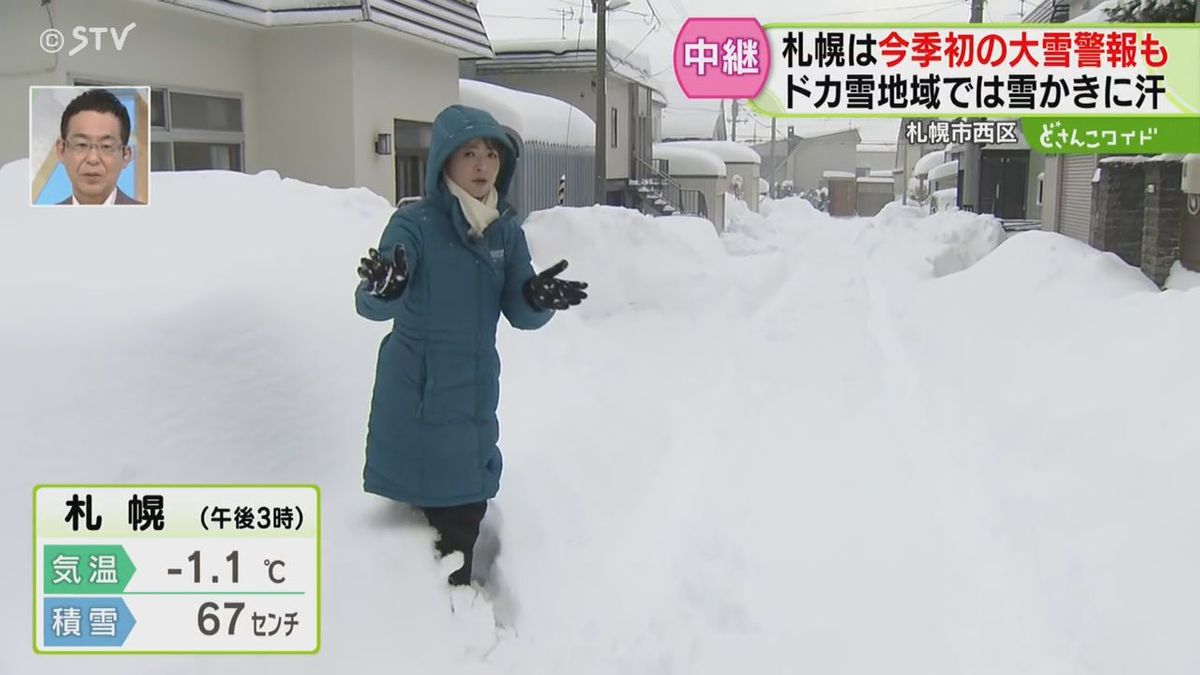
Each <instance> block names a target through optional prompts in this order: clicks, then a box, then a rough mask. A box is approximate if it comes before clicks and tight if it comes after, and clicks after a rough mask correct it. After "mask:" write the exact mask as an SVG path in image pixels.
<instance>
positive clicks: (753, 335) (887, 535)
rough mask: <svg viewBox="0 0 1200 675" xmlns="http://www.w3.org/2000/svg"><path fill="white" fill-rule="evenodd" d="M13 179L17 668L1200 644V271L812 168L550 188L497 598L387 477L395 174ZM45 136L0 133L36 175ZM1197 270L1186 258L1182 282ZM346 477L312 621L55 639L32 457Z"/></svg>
mask: <svg viewBox="0 0 1200 675" xmlns="http://www.w3.org/2000/svg"><path fill="white" fill-rule="evenodd" d="M154 181H155V183H154V190H155V192H154V202H153V206H151V207H149V208H145V209H132V210H131V209H124V210H122V209H107V210H91V209H32V208H27V207H25V206H4V207H2V210H0V326H3V328H2V329H0V383H2V384H0V445H2V447H3V448H4V449H5V450H4V451H5V453H6V458H7V461H6V469H5V471H4V476H5V478H4V479H3V487H4V489H3V490H2V491H0V507H2V508H3V514H4V516H3V519H4V521H3V524H4V530H5V531H6V532H8V533H10V535H11V537H10V538H11V539H12V541H11V542H10V543H11V544H12V548H13V550H14V554H13V555H11V556H5V557H4V558H3V559H2V560H0V575H2V576H4V577H5V578H8V579H9V580H10V581H11V584H12V588H13V589H14V592H15V594H16V599H17V601H14V602H11V603H9V604H8V606H7V609H5V610H4V613H3V623H2V625H3V626H4V627H5V628H6V630H4V631H3V633H2V636H0V673H14V674H18V673H19V674H22V675H23V674H26V673H47V674H50V673H67V672H74V671H77V670H78V669H80V668H86V669H87V670H89V671H90V672H93V673H96V674H97V675H107V674H109V673H114V674H115V673H122V674H136V673H147V674H149V673H154V674H155V675H159V674H169V673H189V674H191V673H220V674H221V675H241V674H246V675H250V674H255V675H257V674H259V673H273V672H287V673H289V674H299V673H329V672H335V671H336V672H343V673H347V674H350V673H382V672H404V673H422V674H427V675H439V674H442V673H462V672H470V673H475V672H478V673H559V672H562V673H579V674H583V673H596V674H601V673H603V674H608V673H631V674H633V673H646V674H649V673H655V674H662V673H681V674H683V673H687V674H689V675H693V674H702V673H712V674H718V673H730V672H745V673H821V674H836V673H845V674H864V675H865V674H868V673H871V674H874V673H887V674H888V675H902V674H913V675H918V674H919V675H960V674H964V673H971V674H972V675H991V674H995V675H1000V674H1005V675H1016V674H1020V675H1085V674H1086V675H1117V674H1126V673H1153V674H1155V675H1185V674H1189V675H1190V674H1194V673H1196V672H1200V646H1198V645H1200V642H1198V641H1197V640H1196V636H1195V629H1196V626H1197V625H1198V619H1197V616H1196V615H1197V610H1196V608H1197V607H1200V581H1198V580H1197V579H1196V576H1195V570H1196V569H1198V568H1200V540H1198V539H1197V537H1196V532H1198V531H1200V500H1198V499H1197V498H1196V496H1195V488H1194V485H1193V483H1194V477H1195V476H1196V475H1197V471H1198V470H1200V455H1198V454H1197V452H1196V450H1197V443H1196V434H1195V428H1194V426H1191V425H1194V422H1192V421H1191V420H1193V419H1194V414H1195V413H1194V409H1195V398H1194V393H1189V392H1192V391H1193V389H1194V387H1195V383H1196V382H1200V361H1198V360H1197V359H1196V358H1195V354H1196V345H1197V344H1200V290H1196V289H1194V288H1193V289H1192V290H1166V291H1160V290H1158V288H1157V287H1156V286H1155V285H1154V284H1153V283H1151V282H1150V281H1149V280H1147V279H1146V278H1145V277H1144V276H1142V274H1141V272H1140V271H1138V270H1136V269H1133V268H1130V267H1128V266H1127V265H1125V264H1124V263H1122V262H1120V261H1119V260H1118V259H1117V258H1116V257H1115V256H1113V255H1111V254H1107V253H1100V252H1097V251H1096V250H1094V249H1091V248H1089V247H1087V246H1085V245H1083V244H1081V243H1079V242H1077V241H1074V240H1070V239H1067V238H1064V237H1062V236H1059V235H1056V234H1051V233H1045V232H1026V233H1022V234H1017V235H1013V236H1008V237H1006V236H1005V234H1004V232H1003V231H1002V230H1001V228H1000V226H999V224H998V223H997V222H996V221H994V220H992V219H991V218H990V217H984V216H975V215H972V214H965V213H953V212H952V213H942V214H938V215H936V216H932V217H930V216H924V215H922V214H921V213H920V212H918V211H917V210H915V209H912V208H908V207H903V206H900V205H898V204H891V205H889V206H888V207H885V210H884V211H883V212H882V213H881V214H880V215H879V216H876V217H874V218H869V219H866V218H860V219H831V218H829V217H828V216H826V215H825V214H823V213H820V212H817V211H816V210H814V209H813V208H812V207H811V206H809V205H808V203H807V202H804V201H802V200H800V199H790V200H785V201H777V202H769V203H767V204H765V205H764V206H763V208H762V211H763V214H755V213H751V212H749V211H748V210H746V209H745V208H744V205H743V206H742V208H740V209H739V208H736V205H731V206H730V207H729V212H730V218H731V222H730V225H729V231H728V232H727V233H726V234H725V235H724V236H718V235H717V234H716V233H715V232H714V231H713V228H712V226H711V224H710V223H708V222H707V221H704V220H700V219H695V218H684V217H673V218H659V219H652V218H648V217H646V216H644V215H641V214H639V213H636V212H633V211H629V210H623V209H617V208H613V207H591V208H584V209H564V208H558V209H554V210H550V211H542V212H537V213H535V214H533V215H532V216H531V217H530V218H529V220H528V221H527V222H526V225H525V230H526V233H527V234H528V238H529V242H530V247H531V249H532V253H533V258H534V263H535V266H536V267H537V268H538V269H542V268H545V267H547V266H549V265H551V264H553V263H554V262H556V261H557V260H559V259H560V258H565V259H567V260H569V261H570V268H569V269H570V273H569V274H568V275H566V276H569V277H570V278H572V279H580V280H585V281H587V282H588V283H589V289H588V292H589V294H590V297H589V299H588V300H587V301H586V302H584V304H582V305H581V306H580V307H578V308H576V309H572V310H570V311H567V312H562V313H560V314H559V315H558V316H556V317H555V318H554V319H553V321H552V322H551V323H550V324H549V325H548V326H547V327H546V328H544V329H542V330H539V331H534V332H518V331H515V330H513V329H511V328H509V327H508V326H507V324H504V325H503V326H502V329H501V331H500V338H499V340H500V344H499V349H500V354H501V357H502V359H503V364H504V372H503V375H502V387H503V389H502V399H501V406H500V422H501V439H500V447H501V449H502V450H503V451H504V453H505V473H504V478H503V481H502V484H501V491H500V495H499V497H498V498H497V500H496V501H495V504H494V506H495V508H494V509H493V510H492V511H491V512H489V516H488V521H485V525H486V526H487V527H489V528H490V529H492V530H494V531H496V532H498V534H499V537H500V539H501V541H502V548H501V552H500V556H499V558H498V560H497V563H496V574H495V575H494V578H495V579H496V581H497V586H498V589H497V592H498V593H499V594H500V598H499V599H498V601H497V607H496V611H497V614H498V615H502V618H503V620H504V621H506V622H508V623H511V624H512V625H513V626H515V630H514V631H512V632H511V633H510V634H506V635H505V636H504V637H503V638H502V639H501V641H500V642H499V643H498V644H497V645H496V647H495V648H494V649H493V650H492V651H491V652H490V653H489V654H488V655H487V656H486V657H484V658H480V657H478V656H471V655H467V654H465V653H464V649H463V640H462V635H461V626H460V625H457V624H456V623H455V621H454V617H453V616H452V615H451V614H450V612H449V610H448V606H447V602H446V591H445V588H444V584H443V582H442V581H441V580H440V576H439V571H438V569H437V563H436V561H435V560H434V558H433V555H432V547H431V542H432V538H433V533H432V531H431V530H430V529H429V528H428V527H427V526H425V525H424V523H423V522H421V520H420V518H419V516H414V515H413V514H412V513H410V512H408V511H406V510H404V509H403V508H399V507H396V506H394V505H391V504H388V503H386V502H385V501H384V500H382V499H379V498H377V497H374V496H371V495H367V494H364V493H363V491H362V488H361V472H362V463H363V442H364V437H365V433H366V431H365V430H366V419H367V409H368V405H369V401H370V393H371V384H372V378H373V375H374V365H375V356H376V350H377V347H378V344H379V340H380V338H381V337H382V336H383V335H384V334H385V333H386V331H387V330H388V327H387V326H386V325H384V324H373V323H371V322H368V321H366V320H364V319H362V318H361V317H359V316H357V315H356V314H355V311H354V304H353V299H352V291H353V289H354V286H355V283H356V277H355V265H356V264H357V260H358V257H359V256H361V255H362V254H363V252H365V251H366V249H367V247H369V246H372V245H374V244H375V243H376V241H377V239H378V236H379V232H380V230H381V228H382V227H383V225H384V223H385V222H386V221H387V218H388V217H389V215H390V214H391V211H392V209H391V207H390V206H389V204H388V203H387V202H386V201H385V200H384V199H382V198H380V197H378V196H376V195H374V194H373V193H370V192H369V191H366V190H336V189H332V188H326V187H320V186H313V185H309V184H305V183H301V182H298V181H294V180H289V179H283V180H281V179H280V178H279V177H278V175H277V174H274V173H272V172H264V173H260V174H257V175H242V174H234V173H226V172H194V173H180V174H166V173H162V174H155V175H154ZM27 189H28V164H27V162H26V161H19V162H14V163H11V164H8V165H5V166H3V167H0V204H9V205H11V204H22V205H23V204H24V203H26V201H27V197H25V196H23V195H24V192H25V191H26V190H27ZM1192 285H1194V282H1190V281H1188V280H1185V279H1184V278H1183V276H1182V271H1181V275H1180V276H1179V277H1178V278H1177V279H1176V280H1175V282H1174V284H1169V287H1170V286H1174V287H1178V288H1187V287H1188V286H1192ZM126 482H143V483H202V482H220V483H316V484H318V485H319V486H320V488H321V491H322V505H323V513H322V528H323V529H322V540H323V570H322V574H323V581H322V583H323V585H322V589H323V597H322V607H323V618H322V641H321V651H320V653H319V654H318V655H316V656H258V657H231V656H213V657H194V656H188V657H179V656H173V657H172V656H137V657H124V658H121V657H117V658H103V657H95V658H92V657H87V656H75V657H71V658H66V659H63V658H54V657H47V656H37V655H35V654H34V653H33V651H32V650H31V648H30V630H31V617H30V611H29V605H28V604H27V600H22V598H28V596H27V595H25V593H26V591H25V590H24V589H25V588H26V587H25V586H24V584H25V583H28V580H29V578H30V574H31V570H30V567H29V565H30V557H29V555H28V548H26V547H27V546H29V542H30V538H31V530H30V511H29V509H30V492H31V490H32V488H33V486H34V485H35V484H38V483H126Z"/></svg>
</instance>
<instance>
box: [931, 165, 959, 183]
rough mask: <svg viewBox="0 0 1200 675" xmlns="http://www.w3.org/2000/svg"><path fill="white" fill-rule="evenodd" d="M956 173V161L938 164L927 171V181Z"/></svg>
mask: <svg viewBox="0 0 1200 675" xmlns="http://www.w3.org/2000/svg"><path fill="white" fill-rule="evenodd" d="M956 173H958V160H953V161H950V162H945V163H943V164H938V165H937V166H935V167H933V168H932V169H930V170H929V180H937V179H939V178H945V177H946V176H953V175H954V174H956Z"/></svg>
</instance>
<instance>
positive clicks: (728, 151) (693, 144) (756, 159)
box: [665, 141, 762, 164]
mask: <svg viewBox="0 0 1200 675" xmlns="http://www.w3.org/2000/svg"><path fill="white" fill-rule="evenodd" d="M665 145H678V146H680V147H685V148H696V149H697V150H707V151H708V152H711V153H713V154H714V155H716V156H718V157H720V158H721V161H723V162H725V163H727V164H762V157H760V156H759V154H758V153H757V152H755V151H754V148H751V147H750V146H748V145H742V144H741V143H738V142H736V141H671V142H670V143H666V144H665Z"/></svg>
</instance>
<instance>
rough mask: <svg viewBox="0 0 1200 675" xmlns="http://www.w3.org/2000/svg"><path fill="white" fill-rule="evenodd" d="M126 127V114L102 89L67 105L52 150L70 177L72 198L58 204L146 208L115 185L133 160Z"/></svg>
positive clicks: (116, 100)
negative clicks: (54, 150)
mask: <svg viewBox="0 0 1200 675" xmlns="http://www.w3.org/2000/svg"><path fill="white" fill-rule="evenodd" d="M129 128H130V123H129V111H127V110H126V109H125V106H124V105H122V104H121V101H120V100H119V99H117V97H116V96H115V95H113V93H112V92H110V91H108V90H106V89H89V90H87V91H85V92H83V93H82V94H80V95H79V96H77V97H75V100H73V101H71V102H70V103H69V104H68V105H67V109H66V110H64V111H63V114H62V122H61V123H60V125H59V133H60V134H61V138H59V139H58V140H57V141H56V142H55V148H56V150H57V151H58V161H59V162H62V165H63V167H64V168H66V170H67V176H68V177H70V179H71V196H70V197H68V198H66V199H64V200H62V201H61V202H59V204H60V205H68V206H70V205H75V206H79V205H101V206H107V205H110V204H139V205H144V203H143V202H139V201H138V200H136V199H134V198H133V197H130V196H129V195H127V194H125V193H124V192H122V191H121V190H120V189H119V188H118V187H117V178H118V177H119V176H120V175H121V171H122V170H124V169H125V167H126V166H128V165H129V162H131V161H132V160H133V149H132V148H130V147H129Z"/></svg>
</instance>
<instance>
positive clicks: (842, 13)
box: [805, 0, 959, 21]
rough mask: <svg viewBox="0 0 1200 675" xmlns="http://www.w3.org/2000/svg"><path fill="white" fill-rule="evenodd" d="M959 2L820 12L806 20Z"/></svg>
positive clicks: (944, 1) (951, 0) (950, 2)
mask: <svg viewBox="0 0 1200 675" xmlns="http://www.w3.org/2000/svg"><path fill="white" fill-rule="evenodd" d="M957 4H959V0H949V1H948V2H947V1H946V0H943V1H942V2H925V3H919V4H915V5H896V6H895V7H888V8H887V9H855V10H849V11H845V12H824V13H822V14H818V15H816V16H810V17H805V20H806V21H811V20H813V19H823V18H826V17H830V16H853V15H855V14H878V13H880V12H891V11H894V10H898V9H924V8H926V7H948V6H950V5H957Z"/></svg>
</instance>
